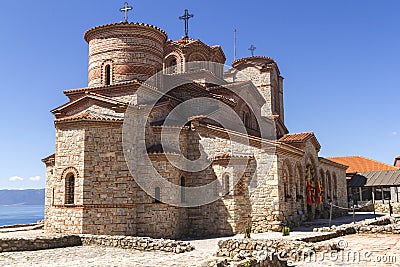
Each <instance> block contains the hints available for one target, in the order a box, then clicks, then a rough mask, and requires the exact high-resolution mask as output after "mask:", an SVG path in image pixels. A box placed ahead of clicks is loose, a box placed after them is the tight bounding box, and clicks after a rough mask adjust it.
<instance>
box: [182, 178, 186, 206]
mask: <svg viewBox="0 0 400 267" xmlns="http://www.w3.org/2000/svg"><path fill="white" fill-rule="evenodd" d="M181 202H182V203H185V202H186V195H185V177H181Z"/></svg>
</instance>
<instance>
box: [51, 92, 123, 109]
mask: <svg viewBox="0 0 400 267" xmlns="http://www.w3.org/2000/svg"><path fill="white" fill-rule="evenodd" d="M86 98H92V99H94V100H98V101H102V102H106V103H109V104H113V105H120V106H124V107H126V106H128V104H129V103H127V102H123V101H119V100H116V99H114V98H111V97H107V96H104V95H100V94H96V93H91V92H89V93H87V94H85V95H84V96H82V97H81V98H78V99H75V100H73V101H69V102H67V103H65V104H63V105H61V106H59V107H57V108H55V109H53V110H51V112H52V113H57V112H60V111H61V110H63V109H65V108H66V107H68V106H71V105H73V104H76V103H78V102H80V101H82V100H84V99H86Z"/></svg>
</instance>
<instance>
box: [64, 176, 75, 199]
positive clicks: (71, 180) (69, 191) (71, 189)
mask: <svg viewBox="0 0 400 267" xmlns="http://www.w3.org/2000/svg"><path fill="white" fill-rule="evenodd" d="M74 202H75V176H74V175H73V174H71V175H70V176H67V178H66V181H65V204H74Z"/></svg>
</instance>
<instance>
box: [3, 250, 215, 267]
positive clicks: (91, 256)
mask: <svg viewBox="0 0 400 267" xmlns="http://www.w3.org/2000/svg"><path fill="white" fill-rule="evenodd" d="M211 256H212V255H210V254H208V253H207V252H205V251H199V250H197V251H192V252H188V253H182V254H172V253H165V252H142V251H137V250H127V249H118V248H104V247H92V246H87V247H86V246H85V247H70V248H60V249H49V250H40V251H23V252H5V253H0V266H4V267H5V266H10V267H11V266H40V267H42V266H43V267H44V266H46V267H47V266H48V267H50V266H51V267H56V266H57V267H58V266H82V267H83V266H104V267H105V266H144V267H158V266H166V267H170V266H201V263H202V262H203V261H204V260H205V259H207V258H209V257H211Z"/></svg>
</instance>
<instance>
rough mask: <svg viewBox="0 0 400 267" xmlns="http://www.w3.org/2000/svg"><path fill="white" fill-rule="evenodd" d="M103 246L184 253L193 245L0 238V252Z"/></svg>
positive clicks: (144, 240) (128, 238) (119, 238)
mask: <svg viewBox="0 0 400 267" xmlns="http://www.w3.org/2000/svg"><path fill="white" fill-rule="evenodd" d="M82 245H83V246H104V247H116V248H124V249H136V250H144V251H154V250H158V251H165V252H172V253H184V252H189V251H192V250H194V247H193V246H192V245H191V244H190V243H188V242H183V241H175V240H169V239H152V238H148V237H133V236H96V235H60V236H51V237H49V236H46V237H45V236H42V237H34V238H5V239H0V252H10V251H27V250H42V249H52V248H64V247H73V246H82Z"/></svg>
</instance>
